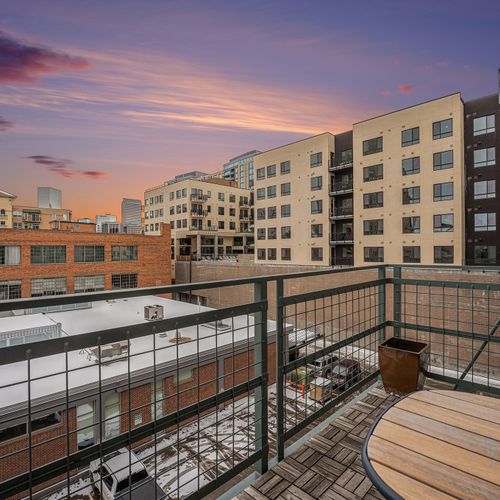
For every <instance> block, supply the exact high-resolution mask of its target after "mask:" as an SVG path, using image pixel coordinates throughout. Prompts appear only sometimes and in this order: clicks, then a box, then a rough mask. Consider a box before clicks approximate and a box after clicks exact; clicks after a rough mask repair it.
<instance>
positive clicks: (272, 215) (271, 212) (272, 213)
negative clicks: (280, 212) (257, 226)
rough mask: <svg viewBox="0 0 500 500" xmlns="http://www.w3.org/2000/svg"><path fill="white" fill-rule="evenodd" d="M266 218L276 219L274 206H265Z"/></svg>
mask: <svg viewBox="0 0 500 500" xmlns="http://www.w3.org/2000/svg"><path fill="white" fill-rule="evenodd" d="M267 218H268V219H276V207H267Z"/></svg>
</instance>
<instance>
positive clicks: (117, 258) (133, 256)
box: [111, 245, 137, 262]
mask: <svg viewBox="0 0 500 500" xmlns="http://www.w3.org/2000/svg"><path fill="white" fill-rule="evenodd" d="M111 260H112V261H114V262H123V261H131V260H137V246H136V245H117V246H112V247H111Z"/></svg>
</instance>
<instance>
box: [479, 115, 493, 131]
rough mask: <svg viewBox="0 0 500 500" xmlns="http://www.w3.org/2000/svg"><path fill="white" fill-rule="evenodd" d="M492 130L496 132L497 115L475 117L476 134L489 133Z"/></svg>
mask: <svg viewBox="0 0 500 500" xmlns="http://www.w3.org/2000/svg"><path fill="white" fill-rule="evenodd" d="M490 132H495V115H487V116H480V117H479V118H474V135H481V134H489V133H490Z"/></svg>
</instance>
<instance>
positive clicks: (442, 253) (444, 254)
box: [434, 246, 454, 264]
mask: <svg viewBox="0 0 500 500" xmlns="http://www.w3.org/2000/svg"><path fill="white" fill-rule="evenodd" d="M453 260H454V248H453V246H436V247H434V263H435V264H453Z"/></svg>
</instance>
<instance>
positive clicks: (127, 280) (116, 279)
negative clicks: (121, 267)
mask: <svg viewBox="0 0 500 500" xmlns="http://www.w3.org/2000/svg"><path fill="white" fill-rule="evenodd" d="M111 287H112V288H113V290H118V289H120V288H137V273H130V274H113V275H111Z"/></svg>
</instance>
